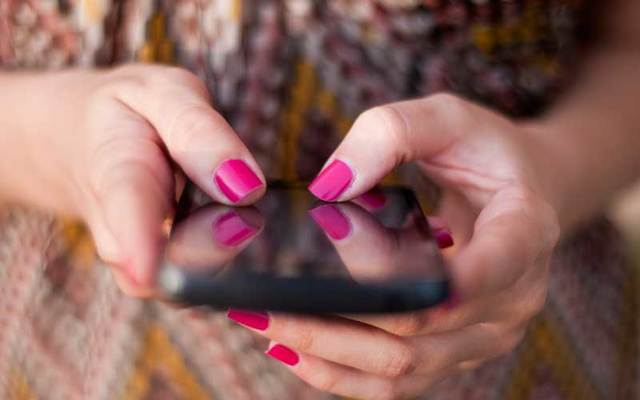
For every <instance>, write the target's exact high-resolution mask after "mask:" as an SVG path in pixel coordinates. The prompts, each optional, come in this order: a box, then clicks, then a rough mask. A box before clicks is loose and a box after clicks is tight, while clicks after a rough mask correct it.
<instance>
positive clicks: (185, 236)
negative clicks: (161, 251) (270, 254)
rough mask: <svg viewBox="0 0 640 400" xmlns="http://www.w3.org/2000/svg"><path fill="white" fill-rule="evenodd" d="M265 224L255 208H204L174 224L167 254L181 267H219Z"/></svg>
mask: <svg viewBox="0 0 640 400" xmlns="http://www.w3.org/2000/svg"><path fill="white" fill-rule="evenodd" d="M263 227H264V218H263V217H262V216H261V215H260V213H259V212H258V211H257V210H256V209H254V208H250V207H240V208H230V207H227V206H220V205H212V206H208V207H204V208H202V209H200V210H197V211H196V212H194V213H192V214H191V215H189V217H188V218H187V219H185V220H184V221H182V222H181V223H180V224H179V225H177V226H176V227H174V229H173V231H172V233H171V238H170V240H169V243H168V245H167V250H166V253H167V257H168V259H169V260H170V261H171V262H172V264H173V265H174V266H178V268H180V269H184V270H189V271H201V272H202V271H203V270H206V271H208V270H211V269H215V268H216V267H219V266H222V265H223V264H225V263H227V262H228V261H229V260H231V259H232V258H233V257H234V256H235V255H236V254H238V253H239V252H240V251H241V250H242V249H244V248H245V247H246V246H247V245H248V244H249V243H250V242H251V240H252V239H253V238H254V237H255V236H257V235H258V234H259V233H260V232H261V231H262V228H263Z"/></svg>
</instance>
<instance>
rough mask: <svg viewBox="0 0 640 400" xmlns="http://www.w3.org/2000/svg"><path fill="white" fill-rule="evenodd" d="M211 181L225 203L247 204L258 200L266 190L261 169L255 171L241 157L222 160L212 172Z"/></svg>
mask: <svg viewBox="0 0 640 400" xmlns="http://www.w3.org/2000/svg"><path fill="white" fill-rule="evenodd" d="M213 181H214V183H215V186H216V188H217V190H218V192H219V193H220V195H221V196H220V197H221V200H222V201H223V202H224V203H226V204H232V205H247V204H251V203H253V202H255V201H256V200H258V199H259V198H260V197H262V195H264V192H265V190H266V183H265V180H264V177H263V176H262V172H261V171H255V167H251V166H250V165H249V163H248V162H247V161H245V160H243V159H239V158H234V159H228V160H225V161H223V162H222V163H221V164H220V165H219V166H218V167H217V168H216V170H215V171H214V173H213Z"/></svg>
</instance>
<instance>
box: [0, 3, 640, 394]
mask: <svg viewBox="0 0 640 400" xmlns="http://www.w3.org/2000/svg"><path fill="white" fill-rule="evenodd" d="M585 10H586V6H585V5H583V4H582V2H581V1H579V0H466V1H465V0H422V1H419V0H377V1H362V0H352V1H347V0H327V1H321V0H318V1H313V0H280V1H276V0H261V1H258V0H253V1H252V0H175V1H169V0H166V1H163V0H113V1H109V0H1V1H0V66H1V67H2V68H8V69H19V68H38V69H55V68H64V67H69V66H99V67H105V66H112V65H117V64H121V63H125V62H131V61H141V62H161V63H168V64H177V65H181V66H184V67H186V68H188V69H190V70H192V71H194V72H195V73H196V74H198V75H199V76H200V77H201V78H202V79H203V80H204V81H205V82H206V84H207V86H208V87H209V88H210V89H211V93H212V94H213V99H214V101H213V102H214V106H215V107H216V109H218V110H219V111H220V112H222V113H223V115H224V116H225V117H226V118H227V119H228V120H229V121H230V122H231V124H232V125H233V126H234V128H235V129H236V130H237V131H238V133H239V134H240V136H241V137H242V139H243V140H244V141H245V142H246V143H247V144H248V146H249V147H250V148H251V149H252V151H253V152H254V154H255V155H256V158H257V160H258V162H259V163H260V165H261V167H262V168H263V170H264V171H265V172H266V173H267V175H268V176H270V177H281V178H282V177H284V178H289V179H293V178H309V177H311V176H312V175H313V174H314V173H315V172H317V170H318V167H319V166H320V165H321V164H322V162H323V161H324V160H325V158H326V156H327V155H328V154H329V153H330V152H331V150H332V149H333V148H334V147H335V145H336V144H337V143H338V141H339V140H340V138H341V136H342V135H343V134H344V133H345V132H346V131H347V129H348V128H349V126H350V124H351V123H352V121H353V120H354V118H355V117H356V116H357V115H358V114H359V113H360V112H362V111H363V110H365V109H367V108H369V107H372V106H374V105H376V104H381V103H385V102H389V101H394V100H398V99H404V98H408V97H416V96H421V95H427V94H430V93H433V92H436V91H441V90H448V91H452V92H455V93H458V94H460V95H463V96H465V97H467V98H471V99H473V100H475V101H478V102H481V103H482V104H485V105H487V106H490V107H493V108H496V109H499V110H501V111H503V112H505V113H507V114H509V115H512V116H514V117H523V116H532V115H535V114H536V113H539V112H541V111H542V110H544V107H545V106H546V105H547V104H549V103H550V102H551V101H552V100H553V98H555V97H556V96H557V94H558V93H559V92H560V91H561V89H562V87H563V86H564V85H565V84H566V82H567V77H568V76H570V75H571V64H570V63H569V61H570V60H575V59H576V56H577V55H579V54H580V46H579V45H580V43H579V40H578V37H579V33H580V32H581V30H580V29H581V21H583V18H584V15H583V14H585ZM400 175H402V174H400ZM403 178H404V176H397V177H396V179H403ZM639 289H640V276H639V275H638V271H637V270H636V269H634V268H632V267H630V266H629V263H628V262H627V261H626V259H625V257H624V253H623V251H622V239H621V238H620V237H619V236H618V235H617V233H616V231H615V229H614V228H613V227H611V226H610V225H609V224H607V223H606V222H598V223H594V224H593V225H591V226H589V227H588V228H586V229H585V230H584V231H583V232H582V233H580V234H578V235H576V236H575V237H574V238H573V239H571V240H569V241H567V243H565V244H564V245H563V246H562V247H561V248H560V249H558V250H557V254H556V255H555V257H554V259H553V266H552V276H551V285H550V289H549V299H548V302H547V304H546V306H545V308H544V310H543V312H542V313H541V314H540V315H539V316H538V317H537V318H536V319H535V320H534V321H533V322H532V324H531V326H530V328H529V331H528V333H527V335H526V337H525V339H524V341H523V343H522V344H521V345H520V346H519V347H518V348H517V349H516V350H515V351H514V352H512V353H511V354H509V355H507V356H505V357H502V358H500V359H498V360H496V361H493V362H491V363H489V364H487V365H485V366H483V367H481V368H479V369H477V370H475V371H469V372H467V373H465V374H463V375H461V376H458V377H455V378H452V379H450V380H448V381H446V382H443V383H442V384H440V385H439V386H438V387H436V388H435V389H434V391H433V393H430V394H429V396H425V398H427V397H428V398H430V399H431V398H433V399H634V398H637V396H638V393H640V369H639V368H638V363H639V361H638V360H639V359H640V350H639V348H640V314H639V311H640V310H639V308H640V302H639V301H640V298H639V296H640V295H639V293H640V290H639ZM265 346H266V343H265V342H264V341H263V340H261V339H258V338H256V337H254V336H253V335H252V334H251V333H249V332H248V331H246V330H245V329H242V328H239V327H236V326H233V325H232V324H230V323H229V322H228V321H227V320H226V318H225V317H224V316H223V315H221V314H217V313H207V312H203V311H202V310H176V309H173V308H171V307H169V306H166V305H163V304H160V303H157V302H153V301H140V300H136V299H132V298H127V297H125V296H124V295H122V294H121V293H120V292H119V291H118V289H117V288H116V286H115V284H114V282H113V281H112V279H111V276H110V274H109V273H108V271H107V269H106V268H105V267H104V266H103V265H102V264H101V263H100V262H99V260H97V259H96V257H95V252H94V249H93V246H92V244H91V240H90V237H89V235H88V234H87V232H86V231H85V230H84V228H83V227H82V226H81V225H79V224H77V223H75V222H71V221H60V220H57V219H55V218H54V217H51V216H47V215H42V214H39V213H37V212H34V211H29V210H25V209H22V208H16V207H3V208H1V209H0V398H2V399H120V398H123V399H210V398H213V399H323V398H331V397H330V396H328V395H325V394H322V393H319V392H316V391H314V390H312V389H311V388H309V387H307V386H306V385H305V384H303V383H301V382H300V381H298V380H297V379H296V378H295V377H294V376H292V375H291V374H289V373H288V371H286V370H285V369H284V368H282V367H281V366H279V365H276V363H274V362H271V361H269V360H268V359H267V358H265V357H264V356H263V355H262V351H263V350H264V348H265Z"/></svg>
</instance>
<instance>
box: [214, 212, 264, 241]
mask: <svg viewBox="0 0 640 400" xmlns="http://www.w3.org/2000/svg"><path fill="white" fill-rule="evenodd" d="M212 230H213V238H214V239H215V241H216V242H218V243H221V244H223V245H225V246H237V245H239V244H240V243H242V242H244V241H245V240H247V239H249V238H250V237H252V236H253V235H255V234H256V232H258V231H259V229H258V227H255V226H253V225H251V224H250V223H248V222H247V221H245V220H243V219H242V217H241V216H240V215H239V214H238V213H237V212H236V211H235V210H231V211H229V212H227V213H226V214H223V215H222V216H221V217H220V218H218V219H217V220H216V221H215V222H214V223H213V225H212Z"/></svg>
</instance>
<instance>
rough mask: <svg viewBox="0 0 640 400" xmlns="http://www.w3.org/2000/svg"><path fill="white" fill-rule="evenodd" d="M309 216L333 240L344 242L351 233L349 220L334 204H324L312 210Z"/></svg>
mask: <svg viewBox="0 0 640 400" xmlns="http://www.w3.org/2000/svg"><path fill="white" fill-rule="evenodd" d="M309 214H310V215H311V218H313V220H314V221H315V222H316V223H317V224H318V226H320V228H322V230H323V231H324V232H325V233H326V234H327V235H328V236H329V237H330V238H331V239H335V240H342V239H344V238H346V237H347V236H349V233H350V232H351V224H350V223H349V220H348V219H347V217H346V216H345V215H344V214H343V213H342V212H341V211H340V210H339V209H338V207H336V206H334V205H333V204H324V205H322V206H319V207H316V208H314V209H311V210H309Z"/></svg>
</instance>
